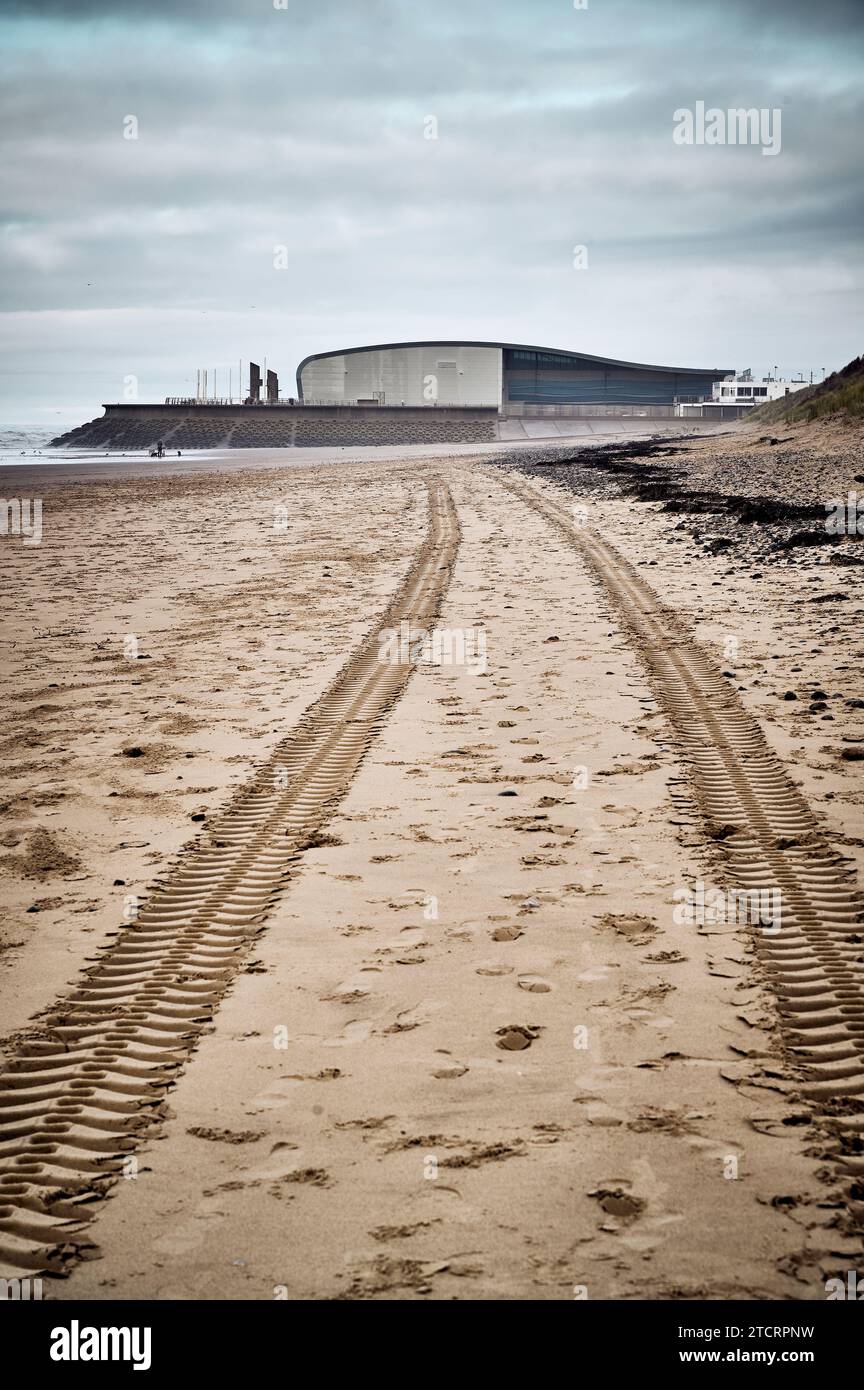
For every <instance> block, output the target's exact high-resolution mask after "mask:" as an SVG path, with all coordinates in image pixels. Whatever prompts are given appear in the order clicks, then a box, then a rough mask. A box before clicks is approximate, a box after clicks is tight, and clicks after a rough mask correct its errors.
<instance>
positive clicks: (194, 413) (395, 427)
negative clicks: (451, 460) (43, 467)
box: [51, 402, 498, 453]
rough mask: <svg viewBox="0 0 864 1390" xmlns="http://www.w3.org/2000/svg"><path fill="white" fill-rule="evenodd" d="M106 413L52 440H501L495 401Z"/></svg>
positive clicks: (196, 444)
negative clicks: (484, 402)
mask: <svg viewBox="0 0 864 1390" xmlns="http://www.w3.org/2000/svg"><path fill="white" fill-rule="evenodd" d="M103 409H104V411H105V414H104V415H103V416H100V418H99V419H97V420H90V421H89V422H88V423H87V424H86V425H79V426H78V428H77V429H74V430H69V431H68V432H67V433H66V434H61V435H59V436H58V438H56V439H53V440H52V441H51V443H52V445H53V446H55V447H67V448H76V449H110V450H112V451H113V450H117V449H153V448H155V447H156V445H157V444H159V443H161V444H162V445H163V447H164V449H165V451H166V453H172V452H176V451H177V450H178V449H180V450H183V449H268V448H269V449H279V448H295V449H297V448H300V449H302V448H316V447H318V448H320V447H324V448H326V447H327V446H328V445H335V446H338V445H344V446H346V447H352V446H353V447H356V446H357V445H363V444H450V443H473V442H478V443H482V442H486V441H494V440H496V439H497V438H498V428H497V426H498V411H497V408H496V407H495V406H470V407H469V406H419V407H412V406H386V405H385V406H382V405H368V406H367V405H362V406H357V405H353V406H349V405H344V406H343V405H335V406H315V405H294V406H292V405H228V404H225V405H219V404H217V403H213V404H211V403H209V402H192V403H185V404H166V405H143V404H142V405H137V404H132V403H131V402H130V403H124V404H123V405H105V406H103Z"/></svg>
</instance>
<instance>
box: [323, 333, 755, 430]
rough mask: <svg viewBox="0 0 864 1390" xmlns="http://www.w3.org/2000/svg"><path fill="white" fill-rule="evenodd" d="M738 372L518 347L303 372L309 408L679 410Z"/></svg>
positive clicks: (396, 350)
mask: <svg viewBox="0 0 864 1390" xmlns="http://www.w3.org/2000/svg"><path fill="white" fill-rule="evenodd" d="M732 371H733V369H732V368H731V367H705V368H700V367H658V366H650V365H646V364H644V363H639V362H620V361H618V360H616V359H614V358H611V357H594V356H590V355H589V354H587V353H575V352H563V351H558V350H556V349H554V348H539V347H528V346H520V345H518V344H513V343H475V342H422V343H420V342H418V343H383V344H378V345H375V346H372V347H358V348H345V349H342V350H340V351H338V352H323V353H316V354H314V355H313V356H311V357H306V358H304V360H303V361H302V362H301V363H300V366H299V367H298V368H297V394H298V397H299V399H300V401H301V402H303V403H305V404H309V405H314V404H319V405H347V404H357V403H359V404H368V405H387V406H394V405H395V406H401V405H405V406H436V405H441V406H497V407H498V409H499V410H500V411H502V413H504V414H506V413H507V411H508V408H509V407H512V408H514V410H518V409H520V408H521V407H524V406H556V405H557V406H578V405H589V404H590V405H593V404H596V405H607V406H615V405H626V406H652V405H672V404H674V403H675V402H676V401H682V400H687V401H696V400H701V399H704V398H707V399H709V400H710V398H711V394H712V390H713V387H714V383H715V382H717V381H721V380H722V379H723V378H724V377H727V376H730V375H731V374H732Z"/></svg>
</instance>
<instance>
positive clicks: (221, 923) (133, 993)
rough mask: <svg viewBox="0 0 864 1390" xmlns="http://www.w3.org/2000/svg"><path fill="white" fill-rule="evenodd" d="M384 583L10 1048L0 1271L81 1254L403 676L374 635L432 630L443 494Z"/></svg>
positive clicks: (441, 561)
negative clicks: (419, 540) (136, 901)
mask: <svg viewBox="0 0 864 1390" xmlns="http://www.w3.org/2000/svg"><path fill="white" fill-rule="evenodd" d="M427 488H428V493H429V528H428V532H427V536H426V539H425V541H424V543H423V545H422V546H421V548H420V550H419V551H418V554H417V556H416V558H415V560H414V562H413V564H412V566H411V568H410V570H409V572H408V574H407V576H406V577H405V579H404V580H403V582H402V584H401V585H400V587H399V589H398V590H397V592H396V594H395V595H394V597H393V599H392V600H391V602H390V603H389V604H388V606H387V608H386V609H385V611H384V613H383V614H382V616H381V618H380V619H379V621H378V622H377V623H376V625H375V627H374V628H373V629H372V631H371V632H370V634H369V636H368V637H367V638H366V639H365V640H364V641H363V642H362V643H361V645H360V647H359V648H358V649H357V650H356V651H355V653H354V655H353V656H352V657H351V659H350V660H349V662H348V663H347V665H346V666H345V667H344V668H343V670H342V671H341V672H340V674H339V675H338V676H337V677H336V679H335V681H334V682H333V683H332V685H331V686H330V687H329V689H328V690H327V691H326V692H325V694H324V695H323V696H322V697H321V698H320V699H319V700H318V701H316V703H315V704H314V705H312V706H311V707H310V708H309V709H308V710H307V711H306V713H305V714H304V715H303V716H302V718H301V719H300V721H299V722H298V724H297V725H296V726H295V728H294V730H293V731H292V732H291V733H290V734H289V735H288V736H287V737H286V738H285V739H283V740H282V741H281V742H280V743H278V744H277V746H276V748H275V749H274V751H273V753H272V754H271V755H270V757H269V758H268V759H267V760H266V761H265V762H264V763H262V765H261V766H260V767H259V768H258V769H257V770H256V771H255V773H254V774H253V775H252V777H251V779H250V781H249V782H248V783H247V784H246V785H245V786H244V787H242V788H241V789H240V790H239V791H238V792H237V794H236V795H235V796H234V797H233V798H232V800H231V801H230V802H229V803H228V805H227V806H226V807H225V808H224V809H223V810H222V811H221V812H218V813H217V814H216V816H215V818H214V819H213V820H212V821H210V822H209V823H208V824H207V826H206V828H205V830H204V831H203V833H202V834H201V836H200V837H199V838H198V839H196V840H195V841H193V842H192V843H191V844H189V845H188V846H186V847H185V848H184V849H183V850H182V851H181V852H180V854H179V856H178V857H177V860H176V861H175V863H174V865H173V866H171V867H169V869H168V870H167V872H166V873H165V874H164V876H163V877H161V878H160V879H158V880H157V881H156V882H155V883H154V885H153V887H152V889H151V891H150V893H149V895H148V896H147V897H146V899H144V901H143V904H142V906H141V908H140V910H139V912H138V916H137V918H136V920H135V922H134V923H133V924H131V925H129V926H123V927H121V928H119V929H118V930H117V933H116V937H115V940H114V941H113V942H112V943H111V944H110V945H109V946H107V947H106V948H105V949H104V950H103V951H102V952H101V953H100V955H99V956H98V958H97V959H96V961H95V963H94V964H93V965H92V966H91V967H89V968H88V969H87V970H85V971H84V972H83V976H82V977H81V979H80V980H79V982H78V983H77V985H76V986H75V987H74V988H73V989H72V991H71V992H70V993H69V994H68V995H66V996H65V997H63V998H62V999H61V1000H59V1001H58V1002H56V1003H55V1004H53V1005H51V1006H50V1007H49V1009H48V1010H46V1012H45V1014H44V1015H42V1016H41V1018H40V1020H39V1021H38V1023H36V1024H35V1025H34V1027H33V1028H32V1030H30V1031H29V1032H28V1034H27V1035H26V1036H25V1037H24V1038H22V1039H20V1040H19V1043H18V1046H17V1047H16V1049H15V1051H14V1054H13V1057H12V1059H11V1061H10V1062H9V1064H8V1066H7V1069H6V1071H5V1072H3V1073H2V1074H0V1276H6V1277H9V1276H15V1275H22V1274H25V1275H26V1274H32V1273H34V1272H44V1273H55V1274H64V1273H67V1272H68V1270H69V1268H70V1267H71V1265H72V1264H74V1262H75V1261H76V1260H77V1259H78V1258H80V1257H81V1255H82V1254H84V1253H86V1250H87V1247H89V1246H91V1242H90V1241H89V1240H87V1238H86V1236H83V1237H82V1236H81V1232H82V1231H83V1229H84V1227H85V1226H86V1225H87V1224H88V1222H89V1221H90V1220H91V1219H92V1215H93V1211H92V1207H93V1203H94V1202H95V1201H97V1200H98V1199H100V1198H101V1197H104V1195H105V1194H106V1192H107V1190H108V1189H109V1188H110V1187H111V1186H112V1185H113V1184H114V1182H116V1181H117V1175H118V1174H119V1173H121V1172H122V1171H123V1168H124V1164H125V1163H127V1162H128V1160H129V1155H130V1154H131V1153H132V1151H133V1150H134V1149H136V1148H137V1147H138V1145H139V1143H140V1142H141V1140H142V1138H143V1137H145V1135H146V1132H147V1128H148V1126H150V1125H152V1124H153V1122H154V1121H156V1120H158V1119H159V1118H161V1116H162V1113H163V1112H162V1105H163V1101H164V1098H165V1095H166V1093H167V1090H168V1088H169V1087H170V1085H171V1084H172V1082H173V1081H175V1080H176V1079H177V1076H178V1074H179V1072H180V1069H181V1068H182V1067H183V1065H184V1063H185V1062H186V1060H187V1059H188V1057H189V1055H190V1053H191V1052H193V1051H194V1049H195V1046H196V1044H197V1041H198V1038H199V1037H200V1035H201V1033H202V1032H203V1031H204V1030H205V1029H206V1028H207V1027H208V1025H209V1023H210V1020H211V1019H212V1017H213V1015H214V1013H215V1011H216V1009H217V1008H218V1006H219V1001H220V1000H221V998H222V996H223V995H224V994H225V992H226V990H227V989H228V987H229V985H230V983H231V981H232V979H233V977H234V975H235V974H236V973H237V970H238V969H239V967H240V966H241V964H242V962H243V959H244V956H245V953H246V950H247V948H248V946H249V945H250V943H251V942H252V940H253V939H254V938H255V937H256V936H257V935H258V933H260V932H261V931H262V930H263V923H264V921H265V918H266V916H267V913H268V911H269V909H270V908H271V906H272V905H273V904H274V903H275V902H276V900H277V899H278V897H279V896H280V894H281V893H282V891H283V890H284V888H285V887H286V885H287V884H288V883H289V882H290V880H291V879H292V877H294V875H295V874H296V872H297V867H296V866H297V863H298V860H299V857H300V855H301V854H302V852H303V850H304V849H305V848H308V847H309V846H310V845H311V844H312V843H314V841H315V837H316V835H317V834H318V833H319V832H320V830H321V828H322V826H323V825H324V824H325V823H326V822H327V820H328V819H329V817H330V815H331V814H332V812H333V810H334V809H335V807H336V805H337V804H338V802H339V801H340V800H341V798H342V796H343V795H344V794H345V793H346V791H347V790H348V787H349V786H350V783H351V781H352V779H353V777H354V775H355V773H356V772H357V769H358V767H359V765H360V763H361V761H362V759H363V757H364V755H365V753H366V751H367V749H368V748H369V746H370V744H371V742H372V740H373V739H374V737H375V735H376V733H377V731H378V729H379V727H380V726H381V724H382V723H383V721H384V720H385V719H386V717H387V715H388V713H389V711H390V709H391V707H392V706H393V705H394V704H395V702H396V701H397V700H398V698H399V696H400V694H401V693H402V691H403V689H404V687H405V684H406V682H407V680H408V678H409V676H410V673H411V671H412V669H413V662H411V661H407V662H405V663H404V664H395V663H392V664H391V663H389V662H384V661H381V660H380V659H379V655H378V652H379V640H380V639H379V634H380V632H381V630H382V629H384V628H391V627H394V628H397V629H398V628H399V626H400V623H402V622H403V621H407V622H408V623H409V624H410V627H411V628H414V627H423V626H425V625H426V624H427V623H429V622H430V621H431V620H434V618H435V616H436V615H437V613H438V611H439V606H440V603H441V601H442V599H443V597H444V594H445V592H446V590H447V586H448V584H449V580H450V574H451V571H452V567H453V563H454V561H455V557H456V552H457V549H458V545H459V525H458V520H457V516H456V510H455V507H454V504H453V500H452V497H451V495H450V491H449V489H448V488H447V487H446V486H445V485H444V484H443V483H441V482H439V481H433V482H431V483H429V484H427Z"/></svg>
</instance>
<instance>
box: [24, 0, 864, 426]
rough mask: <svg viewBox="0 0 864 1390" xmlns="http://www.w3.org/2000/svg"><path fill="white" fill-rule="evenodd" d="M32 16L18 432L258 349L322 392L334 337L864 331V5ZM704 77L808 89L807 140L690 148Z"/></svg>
mask: <svg viewBox="0 0 864 1390" xmlns="http://www.w3.org/2000/svg"><path fill="white" fill-rule="evenodd" d="M277 4H278V5H280V6H284V7H281V8H276V5H277ZM2 14H3V18H2V30H3V33H2V36H0V38H2V42H0V53H2V56H0V65H2V87H0V110H2V136H0V138H2V156H3V165H4V171H3V183H2V190H3V191H2V201H3V211H2V224H3V226H2V235H0V263H2V287H3V288H2V324H0V373H2V375H0V385H2V408H0V424H2V425H18V424H37V425H38V424H44V425H46V426H52V425H61V424H63V425H67V424H75V423H80V422H81V421H83V420H85V419H89V418H92V417H93V416H95V415H98V414H100V413H101V411H100V406H101V403H102V402H103V401H115V400H120V399H122V396H123V385H124V378H125V377H127V376H134V377H136V378H137V380H138V390H139V398H140V399H142V400H161V399H162V398H163V397H164V396H166V395H175V394H176V395H186V394H191V393H194V384H195V369H196V368H197V367H199V366H200V367H204V366H206V367H208V368H209V369H210V371H211V372H212V371H213V369H214V368H215V369H216V370H217V372H218V378H217V381H218V386H219V390H220V394H221V393H222V392H223V391H225V392H226V393H227V385H228V368H229V366H231V367H232V368H233V372H234V378H235V380H234V389H235V392H236V374H237V366H236V364H237V360H238V359H239V358H242V359H243V361H244V363H245V362H247V361H248V359H249V358H250V357H252V358H256V359H257V360H259V361H263V359H264V357H265V356H266V357H267V360H268V365H270V366H272V367H275V368H276V369H277V370H278V371H279V374H280V382H281V388H282V393H283V394H286V395H287V394H293V390H294V385H293V374H294V370H295V368H296V366H297V363H298V362H299V360H300V359H301V358H302V357H304V356H305V355H306V354H308V353H311V352H320V351H325V350H328V349H335V348H340V347H346V346H354V345H358V344H361V343H375V342H382V341H388V340H389V341H398V340H401V339H413V338H478V339H501V340H507V341H511V342H525V343H536V344H541V345H545V346H552V347H561V348H569V349H576V350H582V351H585V352H588V353H595V354H601V355H609V356H612V357H618V358H625V359H632V360H635V361H640V362H658V363H664V364H672V365H685V366H715V365H719V366H736V367H747V366H750V367H753V368H754V370H756V371H758V372H759V373H760V374H761V373H762V372H763V371H765V370H771V369H773V367H774V366H775V364H776V365H777V366H778V367H779V369H780V371H781V373H782V372H786V373H787V374H791V373H793V372H797V371H801V372H804V373H805V374H806V375H808V376H809V373H810V371H811V370H814V371H815V372H816V374H817V376H818V375H821V370H822V368H823V367H826V368H827V369H828V370H831V369H833V368H836V367H838V366H841V365H842V364H843V363H845V362H846V361H848V359H849V358H850V357H853V356H857V355H858V353H860V352H861V351H862V341H861V334H860V331H859V330H860V325H861V324H862V322H864V313H862V279H864V275H862V236H861V228H862V212H864V206H862V205H864V198H862V176H861V168H862V160H861V147H862V129H864V122H862V105H864V96H862V92H864V87H862V69H864V62H862V57H864V4H862V3H861V0H820V3H819V4H813V3H810V2H809V0H808V3H804V0H723V3H718V4H712V3H701V2H700V3H694V0H654V2H653V3H652V0H588V3H587V8H584V9H577V8H575V7H574V4H573V0H434V3H431V4H425V3H422V0H276V4H274V0H146V3H143V4H134V3H131V0H126V3H119V2H118V0H115V3H109V2H108V0H78V2H77V3H76V0H62V3H61V0H3V3H2ZM699 101H703V102H705V103H706V105H707V106H708V107H718V108H721V109H723V110H726V109H728V108H734V107H757V108H767V109H769V110H773V109H775V108H779V109H780V110H781V111H782V125H781V131H782V147H781V151H780V153H779V155H777V156H776V157H770V156H765V155H763V154H762V151H761V148H760V147H759V146H758V145H755V146H747V145H745V146H740V145H738V146H730V145H725V146H724V145H720V146H717V145H715V146H709V145H696V144H694V145H690V146H682V145H678V144H676V143H675V142H674V141H673V138H672V136H673V129H674V122H673V115H674V112H675V111H676V110H678V109H680V108H690V109H694V108H695V107H696V103H697V102H699ZM129 117H134V118H135V120H136V121H137V135H138V138H137V139H127V138H124V131H126V132H128V131H130V130H131V129H133V128H134V127H133V126H132V123H131V122H130V121H129V120H128V119H127V118H129ZM430 117H434V118H435V121H436V122H437V137H438V138H437V139H429V138H426V137H427V135H428V134H430V133H433V131H434V126H433V125H432V123H431V122H430V120H429V118H430ZM577 246H584V247H585V248H587V268H585V269H576V268H575V267H574V247H577ZM283 247H284V248H285V251H284V252H280V251H278V250H276V248H283ZM274 260H275V261H277V262H283V261H284V263H285V268H277V266H276V265H275V264H274Z"/></svg>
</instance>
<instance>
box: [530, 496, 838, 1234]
mask: <svg viewBox="0 0 864 1390" xmlns="http://www.w3.org/2000/svg"><path fill="white" fill-rule="evenodd" d="M504 486H505V487H506V488H507V489H508V490H509V491H510V492H511V493H513V494H514V495H515V496H517V497H518V498H520V499H521V500H522V501H523V502H525V503H527V504H528V505H529V506H530V507H532V508H533V509H534V510H535V511H537V512H539V513H540V514H541V515H542V516H544V517H545V518H546V520H547V521H548V522H550V524H551V525H552V526H554V527H555V528H556V529H557V530H558V531H559V532H560V533H561V534H563V535H564V537H565V538H566V539H567V540H568V541H569V542H570V543H571V544H572V545H573V546H574V548H575V549H576V551H577V552H578V553H579V554H580V556H581V557H582V558H583V559H584V560H585V561H586V562H587V564H588V565H589V568H590V569H591V571H592V572H593V573H594V575H595V577H596V578H597V579H598V580H599V581H600V583H601V584H602V586H603V588H604V589H605V591H606V593H607V595H608V596H609V598H610V599H611V600H612V602H613V604H614V605H615V607H616V608H617V610H618V612H619V614H620V616H621V618H622V619H623V623H624V625H625V628H626V629H627V630H629V633H630V635H631V637H632V638H633V639H634V640H635V645H636V647H637V648H638V650H639V652H640V653H641V656H642V659H643V661H644V662H645V665H646V666H647V668H648V671H649V674H650V677H651V680H652V683H653V685H654V688H655V690H656V692H657V694H658V697H659V699H660V701H661V703H662V705H663V706H664V708H665V710H666V713H667V715H668V717H669V719H670V721H671V723H672V725H673V727H674V729H675V732H676V734H677V735H678V738H679V740H680V743H681V749H682V753H683V755H684V759H685V761H686V762H687V763H689V766H690V768H691V770H692V775H693V778H694V782H695V788H696V794H697V802H698V804H699V805H700V807H701V809H702V811H703V813H704V815H705V816H706V818H707V820H708V822H709V824H712V823H713V826H714V828H715V829H720V830H721V832H722V833H721V836H720V837H719V838H718V843H719V846H720V848H721V849H722V851H723V852H724V854H725V858H726V863H727V866H728V874H729V878H730V880H731V881H732V883H733V884H734V885H736V887H738V888H740V889H741V890H749V891H750V892H756V891H757V890H770V889H779V890H780V893H781V901H782V914H781V926H780V929H779V930H772V932H771V933H770V934H767V933H765V932H764V931H761V930H757V931H754V939H755V945H756V950H757V953H758V957H759V959H760V961H761V964H762V965H763V967H764V969H765V972H766V974H767V977H768V979H769V981H770V983H771V986H772V987H773V991H774V994H775V997H776V1000H777V1004H778V1009H779V1013H780V1016H781V1020H782V1023H783V1025H784V1031H785V1036H786V1040H787V1042H788V1044H789V1046H790V1050H791V1054H792V1057H793V1058H794V1060H795V1061H796V1062H797V1063H798V1064H799V1065H803V1067H804V1068H805V1070H806V1077H805V1081H804V1083H803V1085H802V1087H801V1090H802V1093H803V1094H804V1095H805V1096H806V1097H807V1098H808V1099H809V1100H811V1101H812V1102H813V1103H814V1104H815V1105H816V1106H817V1107H822V1108H823V1114H824V1116H825V1124H826V1126H827V1128H828V1129H829V1130H830V1131H831V1134H832V1140H831V1143H830V1154H831V1157H832V1158H833V1159H834V1161H835V1162H836V1163H837V1165H838V1169H839V1173H840V1175H841V1177H843V1178H845V1184H846V1194H845V1195H846V1199H847V1202H848V1203H849V1205H850V1208H851V1209H853V1210H854V1211H855V1212H856V1213H857V1216H858V1218H859V1219H861V1218H864V1186H862V1178H864V1157H862V1156H861V1155H862V1141H864V1104H862V1100H864V927H862V923H864V899H862V896H861V893H860V891H859V889H858V886H857V882H856V879H855V875H854V870H850V867H849V864H848V861H846V860H844V859H843V857H842V856H841V855H840V854H839V852H838V851H837V850H836V849H835V848H834V846H833V845H832V844H831V842H830V840H829V839H828V837H827V835H826V833H825V830H824V827H823V826H822V825H821V824H820V822H819V821H818V820H817V819H816V817H815V816H814V815H813V812H812V811H811V810H810V808H809V806H808V804H807V802H806V800H805V798H804V797H803V796H802V794H801V792H800V790H799V789H798V787H796V786H795V784H794V783H793V782H792V780H791V779H790V777H789V775H788V773H787V772H786V770H785V768H784V766H783V764H782V763H781V762H780V760H779V759H778V758H777V757H776V755H775V754H774V753H773V752H772V751H771V749H770V748H769V746H768V743H767V741H766V739H765V736H764V734H763V732H762V729H761V727H760V725H759V723H758V721H757V720H755V719H754V718H753V717H752V716H751V715H750V714H749V713H748V712H747V711H746V709H745V708H744V706H743V704H742V703H741V701H740V700H739V698H738V696H737V694H736V692H735V691H734V690H733V688H732V686H731V685H730V683H729V682H728V681H727V680H726V679H725V677H724V676H723V675H722V674H721V672H720V670H719V668H718V667H717V666H716V665H715V664H714V663H713V662H712V661H711V659H710V657H709V656H708V655H707V654H706V653H705V652H704V651H703V650H702V649H701V647H700V646H699V644H698V642H697V641H696V640H695V638H694V637H693V635H692V633H691V632H690V631H689V630H688V628H687V625H686V622H685V621H684V620H683V619H682V618H681V616H680V615H679V614H677V613H676V612H675V611H674V610H673V609H670V608H668V607H667V606H666V605H664V603H663V602H662V600H661V599H660V598H659V596H658V595H657V594H656V593H655V591H654V590H653V589H652V588H651V586H650V585H649V584H647V583H646V582H645V580H644V579H643V578H642V576H641V574H640V573H639V571H638V570H637V569H636V568H635V566H633V565H631V564H630V562H629V561H627V560H626V559H625V558H624V557H623V556H622V555H621V554H620V553H619V552H618V551H617V550H616V549H615V548H614V547H613V546H612V545H610V544H609V542H608V541H606V540H604V539H603V538H602V537H601V536H599V535H598V534H597V533H596V532H595V531H592V530H590V529H587V528H583V527H582V526H580V525H577V524H576V522H575V520H574V519H573V516H572V513H571V511H570V510H569V509H568V507H567V505H566V504H563V503H559V502H556V501H554V500H552V499H551V498H550V497H548V495H546V494H541V493H540V492H539V491H537V490H536V489H535V488H534V487H533V486H532V485H531V484H530V483H527V482H521V481H518V482H517V481H515V480H508V481H507V482H506V483H505V484H504ZM821 1118H822V1117H820V1119H821Z"/></svg>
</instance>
